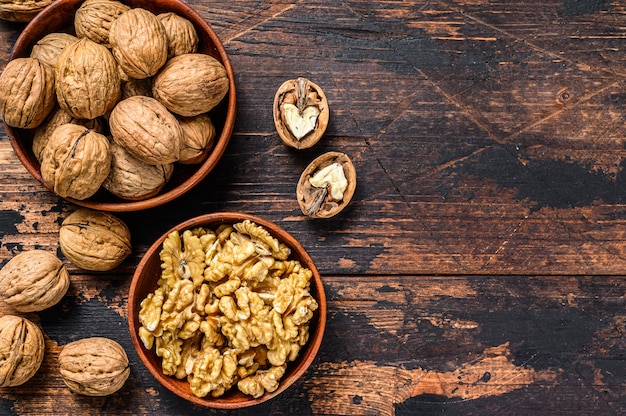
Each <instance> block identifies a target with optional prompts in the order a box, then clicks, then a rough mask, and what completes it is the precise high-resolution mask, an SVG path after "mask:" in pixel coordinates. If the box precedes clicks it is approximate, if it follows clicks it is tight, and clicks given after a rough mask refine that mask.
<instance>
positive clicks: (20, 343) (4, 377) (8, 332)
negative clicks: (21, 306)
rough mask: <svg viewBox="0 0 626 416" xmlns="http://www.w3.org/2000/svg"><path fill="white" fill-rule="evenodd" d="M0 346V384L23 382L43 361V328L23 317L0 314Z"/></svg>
mask: <svg viewBox="0 0 626 416" xmlns="http://www.w3.org/2000/svg"><path fill="white" fill-rule="evenodd" d="M0 346H2V348H0V387H14V386H19V385H22V384H24V383H26V382H27V381H28V380H30V379H31V378H32V377H33V376H34V375H35V373H37V370H39V367H40V366H41V363H42V362H43V357H44V353H45V343H44V338H43V332H42V331H41V329H40V328H39V327H38V326H37V325H35V324H34V323H32V322H31V321H29V320H28V319H26V318H23V317H20V316H15V315H4V316H0Z"/></svg>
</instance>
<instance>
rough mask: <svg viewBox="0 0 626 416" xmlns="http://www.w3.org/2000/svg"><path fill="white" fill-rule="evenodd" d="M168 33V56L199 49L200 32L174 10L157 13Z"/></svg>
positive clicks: (171, 56)
mask: <svg viewBox="0 0 626 416" xmlns="http://www.w3.org/2000/svg"><path fill="white" fill-rule="evenodd" d="M157 17H158V18H159V20H160V21H161V23H163V26H164V27H165V33H167V58H168V59H170V58H173V57H175V56H178V55H182V54H185V53H194V52H196V51H197V50H198V41H199V40H198V33H197V32H196V29H195V28H194V27H193V23H191V22H190V21H189V20H187V19H185V18H184V17H182V16H179V15H177V14H176V13H173V12H167V13H161V14H159V15H157Z"/></svg>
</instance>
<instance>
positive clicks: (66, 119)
mask: <svg viewBox="0 0 626 416" xmlns="http://www.w3.org/2000/svg"><path fill="white" fill-rule="evenodd" d="M68 123H71V124H79V125H81V126H85V127H87V128H88V129H91V130H95V131H97V132H98V133H100V132H102V122H101V121H100V118H96V119H93V120H89V119H84V118H75V117H72V116H71V115H70V114H68V113H66V112H65V111H64V110H63V109H62V108H60V107H57V108H56V109H55V110H54V111H52V113H51V114H50V115H49V116H48V118H46V120H45V121H44V122H43V123H41V124H40V125H39V126H38V127H37V128H36V129H35V135H34V136H33V146H32V147H33V153H34V154H35V157H36V158H37V160H38V161H39V163H41V158H42V156H43V150H44V149H45V148H46V146H47V144H48V141H49V140H50V136H52V133H53V132H54V130H56V128H57V127H59V126H61V125H63V124H68Z"/></svg>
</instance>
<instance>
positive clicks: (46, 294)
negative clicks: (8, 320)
mask: <svg viewBox="0 0 626 416" xmlns="http://www.w3.org/2000/svg"><path fill="white" fill-rule="evenodd" d="M69 286H70V278H69V274H68V272H67V269H66V268H65V266H64V265H63V262H62V261H61V260H59V258H58V257H57V256H56V255H54V254H52V253H51V252H49V251H45V250H29V251H24V252H21V253H19V254H17V255H16V256H15V257H13V258H12V259H11V260H9V262H8V263H7V264H5V265H4V267H3V268H2V270H0V297H2V299H3V300H4V301H5V302H6V303H7V304H8V305H9V306H11V307H12V308H13V309H15V310H16V311H19V312H39V311H43V310H44V309H47V308H50V307H51V306H54V305H56V304H57V303H59V301H60V300H61V299H62V298H63V296H65V294H66V293H67V289H68V288H69Z"/></svg>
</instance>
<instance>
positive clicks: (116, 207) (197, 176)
mask: <svg viewBox="0 0 626 416" xmlns="http://www.w3.org/2000/svg"><path fill="white" fill-rule="evenodd" d="M83 1H84V0H57V1H54V2H53V3H51V4H50V5H49V6H47V7H45V8H44V9H43V10H42V11H41V12H40V13H38V14H37V15H36V16H35V17H34V18H33V19H32V20H31V21H30V22H28V24H27V25H26V26H25V27H24V29H23V30H22V31H21V33H20V35H19V36H18V38H17V40H16V41H15V44H14V45H13V47H12V49H11V54H10V56H9V61H11V60H13V59H16V58H19V57H23V56H25V55H24V54H25V53H26V52H27V51H26V50H23V49H25V48H26V46H24V47H23V48H22V49H18V47H19V46H21V45H25V43H28V44H29V45H31V46H32V43H29V42H31V41H32V40H33V39H30V38H31V37H32V36H31V35H30V32H31V30H33V28H35V27H37V26H39V25H44V26H45V23H46V19H47V18H48V16H50V15H54V14H56V13H57V12H58V11H60V10H65V8H70V9H74V11H75V10H76V9H78V7H80V4H82V3H83ZM121 1H122V2H124V3H125V4H126V2H125V1H124V0H121ZM151 3H152V4H153V5H154V6H155V7H158V6H160V5H162V4H163V3H175V4H176V9H177V11H181V12H184V13H185V14H186V15H187V16H192V17H193V18H194V20H195V21H194V22H193V23H194V25H195V24H197V25H198V26H199V27H200V28H201V30H202V31H205V32H206V35H207V37H208V38H209V39H210V41H211V43H212V45H207V48H208V49H213V50H214V51H215V53H216V54H217V55H218V56H219V60H220V61H221V63H222V64H223V65H224V68H225V69H226V74H227V75H228V82H229V89H228V93H227V96H226V97H227V99H226V100H223V101H222V104H220V105H223V103H225V102H227V108H226V117H225V118H224V122H223V126H222V129H221V133H220V135H219V137H216V139H215V142H214V146H213V149H212V150H211V152H210V154H209V156H208V158H207V159H206V160H205V161H203V162H202V163H201V164H199V165H198V167H197V169H196V170H195V171H194V172H193V173H192V174H190V176H189V177H188V178H186V179H185V180H184V181H182V182H181V183H180V184H178V186H176V187H174V188H172V189H169V190H167V191H165V192H159V193H158V194H157V195H155V196H153V197H150V198H147V199H143V200H138V201H132V200H123V199H121V198H119V201H112V202H107V201H105V202H102V201H93V200H90V199H89V198H87V199H84V200H77V199H74V198H70V197H61V196H60V195H58V194H57V193H55V192H54V189H53V188H52V187H51V186H50V185H49V184H48V183H46V181H44V179H43V177H42V175H41V172H40V170H39V169H37V167H36V166H34V165H33V164H32V163H31V162H32V160H31V159H30V158H29V157H28V155H27V150H25V149H24V146H23V145H22V144H21V143H20V140H18V138H17V135H16V131H17V130H20V129H16V128H14V127H11V126H9V125H7V124H6V123H4V121H3V125H4V128H5V131H6V133H7V136H8V138H9V142H10V143H11V147H13V150H14V152H15V154H16V155H17V157H18V159H19V160H20V162H21V163H22V165H23V166H24V167H25V168H26V170H27V171H28V172H29V173H30V174H31V175H32V176H33V178H35V179H36V180H37V181H39V182H40V183H41V184H42V185H43V186H44V188H46V189H47V190H49V191H50V192H52V193H53V194H54V195H56V196H58V197H59V198H63V199H65V200H66V201H68V202H71V203H74V204H76V205H79V206H83V207H85V208H92V209H98V210H102V211H111V212H131V211H141V210H146V209H150V208H155V207H158V206H160V205H163V204H166V203H168V202H170V201H172V200H174V199H176V198H178V197H180V196H182V195H184V194H185V193H187V192H188V191H189V190H191V189H192V188H193V187H195V186H196V185H198V184H199V183H200V182H201V181H202V180H203V179H204V178H205V177H206V176H207V175H208V174H209V173H210V172H211V171H212V170H213V169H214V168H215V167H216V166H217V164H218V162H219V161H220V159H221V158H222V156H223V154H224V152H225V150H226V147H227V145H228V142H229V141H230V138H231V136H232V134H233V130H234V125H235V117H236V107H237V99H236V85H235V76H234V71H233V67H232V64H231V62H230V58H229V56H228V53H227V52H226V49H225V47H224V45H223V43H222V41H221V39H220V38H219V37H218V35H217V33H216V32H215V31H214V30H213V28H212V27H211V26H210V25H209V23H208V22H207V21H206V20H205V19H204V18H203V17H202V16H201V15H200V14H199V13H198V12H197V11H196V10H194V9H193V8H192V7H191V6H189V5H187V4H186V3H184V2H183V1H180V0H171V1H167V2H164V1H163V0H155V1H152V2H151ZM177 167H178V169H181V166H177Z"/></svg>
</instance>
